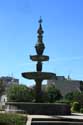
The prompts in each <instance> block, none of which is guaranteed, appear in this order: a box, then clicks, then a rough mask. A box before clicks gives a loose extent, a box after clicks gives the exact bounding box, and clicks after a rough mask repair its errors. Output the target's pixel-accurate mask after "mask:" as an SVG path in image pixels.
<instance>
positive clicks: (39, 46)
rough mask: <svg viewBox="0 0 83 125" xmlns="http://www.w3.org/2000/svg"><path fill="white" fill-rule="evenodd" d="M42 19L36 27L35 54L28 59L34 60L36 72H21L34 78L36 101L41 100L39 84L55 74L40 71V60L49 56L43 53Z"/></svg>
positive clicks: (25, 76)
mask: <svg viewBox="0 0 83 125" xmlns="http://www.w3.org/2000/svg"><path fill="white" fill-rule="evenodd" d="M41 23H42V19H40V20H39V28H38V31H37V33H38V40H37V43H36V45H35V49H36V53H37V55H33V56H30V59H31V60H32V61H36V62H37V64H36V72H24V73H22V76H23V77H24V78H27V79H34V80H35V83H36V86H35V92H36V97H35V101H36V102H42V91H41V85H42V81H43V80H48V79H52V77H55V76H56V74H54V73H49V72H42V62H43V61H48V60H49V56H46V55H43V52H44V49H45V45H44V43H43V29H42V25H41Z"/></svg>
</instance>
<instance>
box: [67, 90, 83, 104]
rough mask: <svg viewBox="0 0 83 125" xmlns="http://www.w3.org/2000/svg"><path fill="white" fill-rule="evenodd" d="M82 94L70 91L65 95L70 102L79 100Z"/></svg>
mask: <svg viewBox="0 0 83 125" xmlns="http://www.w3.org/2000/svg"><path fill="white" fill-rule="evenodd" d="M80 94H81V93H80V92H78V91H73V92H69V93H67V94H66V95H65V99H66V100H68V101H70V102H75V101H78V99H79V97H80Z"/></svg>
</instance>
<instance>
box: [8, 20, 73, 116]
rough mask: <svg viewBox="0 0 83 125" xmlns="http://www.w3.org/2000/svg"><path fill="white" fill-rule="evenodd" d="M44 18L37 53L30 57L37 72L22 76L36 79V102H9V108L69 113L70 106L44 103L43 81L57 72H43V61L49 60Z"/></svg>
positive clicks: (32, 112)
mask: <svg viewBox="0 0 83 125" xmlns="http://www.w3.org/2000/svg"><path fill="white" fill-rule="evenodd" d="M41 23H42V19H41V18H40V20H39V28H38V31H37V33H38V41H37V43H36V45H35V49H36V53H37V54H36V55H31V56H30V59H31V60H32V61H36V62H37V64H36V71H35V72H23V73H22V76H23V77H24V78H27V79H33V80H35V83H36V85H35V102H26V103H25V102H7V103H6V105H7V107H8V109H9V108H10V109H12V106H13V108H17V109H20V110H23V111H25V112H26V113H28V114H43V115H45V114H47V115H69V114H70V113H71V112H70V106H69V105H67V104H60V103H58V104H57V103H44V102H43V96H42V89H41V88H42V81H43V80H48V79H52V78H53V77H56V74H54V73H50V72H42V62H43V61H48V60H49V56H46V55H43V52H44V49H45V45H44V43H43V29H42V24H41Z"/></svg>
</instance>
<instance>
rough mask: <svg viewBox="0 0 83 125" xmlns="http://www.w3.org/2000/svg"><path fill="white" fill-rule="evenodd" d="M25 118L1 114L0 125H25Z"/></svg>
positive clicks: (11, 114)
mask: <svg viewBox="0 0 83 125" xmlns="http://www.w3.org/2000/svg"><path fill="white" fill-rule="evenodd" d="M26 121H27V117H26V116H23V115H20V114H13V113H1V114H0V125H26Z"/></svg>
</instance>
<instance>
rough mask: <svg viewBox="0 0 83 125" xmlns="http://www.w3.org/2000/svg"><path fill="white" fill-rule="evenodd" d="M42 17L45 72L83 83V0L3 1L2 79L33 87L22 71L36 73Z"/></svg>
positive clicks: (0, 17) (0, 5)
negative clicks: (32, 59)
mask: <svg viewBox="0 0 83 125" xmlns="http://www.w3.org/2000/svg"><path fill="white" fill-rule="evenodd" d="M40 16H41V17H42V20H43V22H42V27H43V30H44V34H43V42H44V44H45V47H46V48H45V51H44V54H45V55H48V56H49V57H50V60H49V61H48V62H43V71H46V72H47V71H48V72H53V73H56V75H57V76H65V77H67V76H68V75H70V77H71V79H75V80H83V51H82V50H83V0H0V76H13V77H15V78H18V79H19V80H20V83H22V84H27V85H33V84H34V81H33V80H26V79H24V78H23V77H22V76H21V73H22V72H28V71H35V69H36V68H35V67H36V66H35V65H36V63H35V62H33V61H31V60H30V58H29V56H30V55H35V54H36V52H35V48H34V46H35V44H36V43H37V29H38V27H39V24H38V20H39V18H40Z"/></svg>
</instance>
